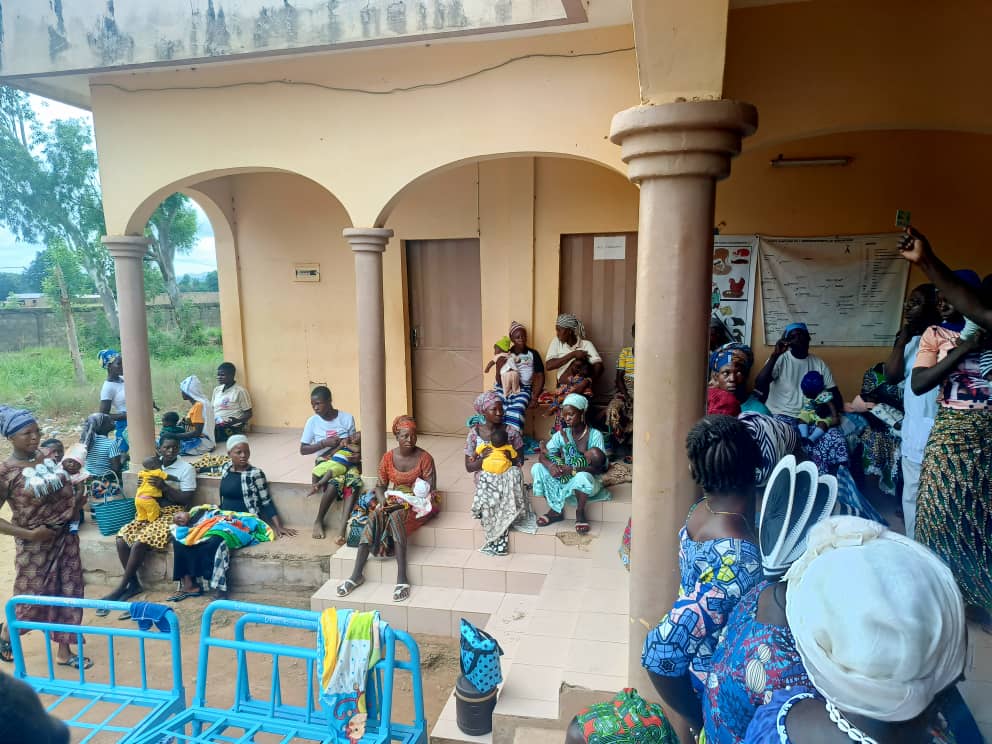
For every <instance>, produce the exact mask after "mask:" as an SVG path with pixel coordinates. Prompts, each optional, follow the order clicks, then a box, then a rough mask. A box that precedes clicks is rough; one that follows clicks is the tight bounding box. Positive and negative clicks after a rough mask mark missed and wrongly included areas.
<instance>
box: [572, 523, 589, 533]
mask: <svg viewBox="0 0 992 744" xmlns="http://www.w3.org/2000/svg"><path fill="white" fill-rule="evenodd" d="M575 531H576V532H577V533H578V534H580V535H588V534H589V523H588V522H576V523H575Z"/></svg>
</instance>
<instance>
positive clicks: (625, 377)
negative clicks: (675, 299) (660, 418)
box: [606, 325, 636, 463]
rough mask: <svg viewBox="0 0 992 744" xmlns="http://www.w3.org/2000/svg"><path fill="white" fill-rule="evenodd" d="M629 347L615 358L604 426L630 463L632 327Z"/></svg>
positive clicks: (632, 433) (632, 365) (632, 387)
mask: <svg viewBox="0 0 992 744" xmlns="http://www.w3.org/2000/svg"><path fill="white" fill-rule="evenodd" d="M630 339H631V344H630V346H624V347H623V348H622V349H621V350H620V356H619V357H617V379H616V391H615V392H614V394H613V400H611V401H610V403H609V405H607V406H606V425H607V426H608V427H609V429H610V433H611V434H612V435H613V441H614V442H615V444H616V449H617V451H618V454H619V455H626V456H625V457H624V460H625V461H626V462H627V463H630V462H632V461H633V460H632V458H631V440H632V439H633V435H634V372H635V369H636V365H635V364H634V361H635V360H634V343H633V341H634V326H633V325H631V326H630Z"/></svg>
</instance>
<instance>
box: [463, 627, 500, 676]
mask: <svg viewBox="0 0 992 744" xmlns="http://www.w3.org/2000/svg"><path fill="white" fill-rule="evenodd" d="M461 645H462V648H461V662H462V674H464V675H465V678H466V679H468V681H469V682H471V683H472V685H473V686H474V687H475V689H477V690H478V691H479V692H480V693H483V694H484V693H487V692H489V691H490V690H493V689H495V688H496V686H497V685H499V684H500V683H501V682H502V681H503V670H502V668H501V667H500V660H499V657H500V656H502V655H503V649H501V648H500V647H499V643H498V642H497V641H496V639H495V638H493V637H492V636H491V635H489V634H488V633H487V632H486V631H484V630H480V629H479V628H477V627H475V626H474V625H472V623H470V622H469V621H468V620H466V619H465V618H462V626H461Z"/></svg>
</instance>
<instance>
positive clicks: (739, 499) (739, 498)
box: [641, 416, 761, 732]
mask: <svg viewBox="0 0 992 744" xmlns="http://www.w3.org/2000/svg"><path fill="white" fill-rule="evenodd" d="M686 451H687V454H688V457H689V470H690V472H691V473H692V477H693V479H694V480H695V481H696V483H697V484H699V486H700V488H702V489H703V498H702V499H701V500H700V501H697V502H696V503H695V504H693V506H692V508H691V509H689V514H688V516H687V517H686V521H685V525H683V527H682V529H681V530H680V532H679V542H680V544H681V549H680V551H679V565H680V567H681V582H680V583H681V590H680V592H679V595H680V596H679V598H678V599H676V600H675V604H674V606H673V607H672V610H671V611H670V612H669V613H668V614H667V615H666V616H665V617H664V618H662V620H661V622H660V623H659V624H658V626H657V627H656V628H654V630H652V631H651V632H650V633H648V636H647V638H646V639H645V641H644V651H643V654H642V656H641V664H642V665H643V666H644V668H645V669H646V670H647V672H648V675H649V676H650V678H651V681H652V682H653V683H654V686H655V689H656V690H657V692H658V694H659V695H660V696H661V698H662V699H663V700H664V701H665V703H666V704H667V706H668V707H669V708H670V709H671V710H673V711H674V712H676V713H677V714H678V715H680V716H682V717H683V718H684V719H685V720H686V721H687V722H688V724H689V726H690V728H691V729H692V730H693V731H694V732H698V731H700V729H701V728H702V723H703V720H702V712H701V709H700V703H699V700H700V697H701V696H702V695H704V694H705V685H706V680H707V677H708V675H709V673H710V669H711V664H712V657H713V651H714V650H715V649H716V645H717V641H718V639H719V637H720V634H721V632H722V631H723V628H724V625H725V623H726V621H727V616H728V615H729V614H730V612H731V611H732V610H733V608H734V606H735V605H736V604H737V603H738V602H739V601H740V599H741V597H743V596H744V595H745V594H747V593H748V592H749V591H751V589H753V588H754V587H755V586H756V585H757V583H758V582H759V581H760V580H761V553H760V551H759V549H758V545H757V535H756V534H755V527H754V513H755V478H756V473H757V472H758V470H759V468H760V466H761V453H760V451H759V449H758V446H757V445H756V444H755V442H754V439H752V437H751V434H750V432H749V431H748V429H747V427H745V426H744V424H743V423H741V422H740V421H738V420H737V419H735V418H731V417H730V416H707V417H705V418H704V419H702V420H701V421H700V422H699V423H698V424H696V426H694V427H693V429H692V431H690V432H689V436H688V437H687V439H686ZM700 506H702V508H699V507H700Z"/></svg>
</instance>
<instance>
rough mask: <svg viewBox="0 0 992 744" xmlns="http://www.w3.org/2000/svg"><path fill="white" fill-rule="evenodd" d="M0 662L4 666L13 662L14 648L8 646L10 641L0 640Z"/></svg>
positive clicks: (1, 625)
mask: <svg viewBox="0 0 992 744" xmlns="http://www.w3.org/2000/svg"><path fill="white" fill-rule="evenodd" d="M2 630H3V623H0V631H2ZM0 661H2V662H4V663H5V664H12V663H13V662H14V647H13V646H11V645H10V639H9V638H8V639H7V640H6V641H4V640H0Z"/></svg>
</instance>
